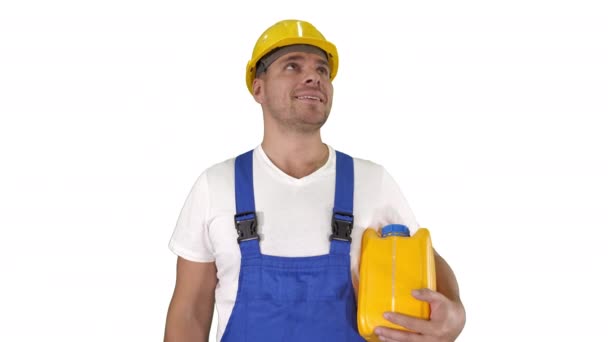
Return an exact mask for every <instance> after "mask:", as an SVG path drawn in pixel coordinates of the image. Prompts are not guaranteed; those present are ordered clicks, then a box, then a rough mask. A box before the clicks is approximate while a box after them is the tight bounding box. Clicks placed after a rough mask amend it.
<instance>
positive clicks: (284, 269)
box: [222, 151, 365, 342]
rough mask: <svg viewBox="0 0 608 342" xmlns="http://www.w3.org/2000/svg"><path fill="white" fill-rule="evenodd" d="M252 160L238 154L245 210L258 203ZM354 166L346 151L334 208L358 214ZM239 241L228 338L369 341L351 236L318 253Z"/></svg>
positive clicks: (239, 198) (339, 162)
mask: <svg viewBox="0 0 608 342" xmlns="http://www.w3.org/2000/svg"><path fill="white" fill-rule="evenodd" d="M337 153H338V152H337ZM248 154H251V151H250V152H248ZM251 161H252V158H251V156H249V157H243V158H237V161H236V165H235V169H236V170H235V175H236V178H237V179H236V181H235V185H236V193H235V195H236V203H237V210H241V211H239V212H247V211H250V210H251V209H253V208H255V204H254V203H253V202H254V198H253V184H249V182H251V183H252V180H253V176H252V175H251V169H252V165H251V164H250V163H251ZM349 161H350V162H349ZM244 164H248V165H244ZM352 168H353V163H352V158H350V157H349V156H346V155H344V154H341V153H340V157H338V158H337V159H336V194H335V207H334V212H336V211H339V212H343V213H346V214H347V215H352V206H353V204H352V201H353V192H352V190H353V185H352V184H353V180H354V177H353V170H352ZM248 173H249V174H248ZM239 178H240V179H239ZM344 179H346V180H344ZM249 189H251V190H249ZM244 197H248V198H244ZM239 203H240V204H239ZM347 217H349V216H347ZM349 218H350V217H349ZM327 229H328V230H331V218H328V222H327ZM239 246H240V249H241V269H240V273H239V287H238V291H237V297H236V303H235V305H234V308H233V310H232V314H231V315H230V319H229V321H228V325H227V326H226V330H225V331H224V335H223V337H222V342H232V341H250V342H257V341H265V342H275V341H276V342H278V341H281V342H283V341H293V342H304V341H306V342H310V341H332V342H334V341H349V342H350V341H357V342H361V341H365V340H364V339H363V338H362V337H361V336H360V335H359V333H358V331H357V323H356V313H357V309H356V302H355V295H354V290H353V287H352V282H351V273H350V243H349V242H348V241H336V240H333V241H331V251H330V253H329V254H325V255H319V256H312V257H278V256H270V255H264V254H261V253H260V250H259V240H249V241H244V242H242V243H241V244H240V245H239Z"/></svg>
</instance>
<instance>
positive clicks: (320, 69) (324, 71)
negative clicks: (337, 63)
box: [319, 67, 329, 75]
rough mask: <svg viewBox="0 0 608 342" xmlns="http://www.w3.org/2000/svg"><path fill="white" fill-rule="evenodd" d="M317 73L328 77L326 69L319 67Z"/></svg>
mask: <svg viewBox="0 0 608 342" xmlns="http://www.w3.org/2000/svg"><path fill="white" fill-rule="evenodd" d="M319 73H320V74H321V75H329V70H328V69H327V68H325V67H320V68H319Z"/></svg>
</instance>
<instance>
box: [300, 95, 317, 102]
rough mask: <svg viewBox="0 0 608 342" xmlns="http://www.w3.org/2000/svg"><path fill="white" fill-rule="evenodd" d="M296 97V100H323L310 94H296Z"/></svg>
mask: <svg viewBox="0 0 608 342" xmlns="http://www.w3.org/2000/svg"><path fill="white" fill-rule="evenodd" d="M296 99H298V100H311V101H319V102H323V100H321V98H320V97H318V96H311V95H303V96H296Z"/></svg>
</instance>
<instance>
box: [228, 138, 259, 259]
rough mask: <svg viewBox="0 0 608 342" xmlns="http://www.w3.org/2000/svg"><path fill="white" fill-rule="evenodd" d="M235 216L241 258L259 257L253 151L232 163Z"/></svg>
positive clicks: (240, 156)
mask: <svg viewBox="0 0 608 342" xmlns="http://www.w3.org/2000/svg"><path fill="white" fill-rule="evenodd" d="M234 184H235V194H234V197H235V200H236V215H234V225H235V228H236V231H237V233H238V238H237V241H238V242H239V247H240V249H241V257H248V256H258V255H260V254H261V253H260V243H259V240H260V237H259V236H258V232H257V217H256V214H255V199H254V196H253V194H254V192H253V150H250V151H248V152H245V153H243V154H241V155H239V156H238V157H236V159H235V162H234Z"/></svg>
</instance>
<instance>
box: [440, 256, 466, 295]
mask: <svg viewBox="0 0 608 342" xmlns="http://www.w3.org/2000/svg"><path fill="white" fill-rule="evenodd" d="M435 273H436V276H437V292H439V293H441V294H443V295H444V296H446V297H447V298H448V299H450V300H453V301H455V302H459V303H460V290H459V288H458V281H457V280H456V275H455V274H454V271H452V268H451V267H450V265H449V264H448V263H447V262H446V261H445V259H443V258H442V257H441V255H439V254H438V253H437V252H436V251H435Z"/></svg>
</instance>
